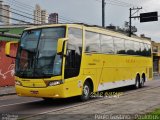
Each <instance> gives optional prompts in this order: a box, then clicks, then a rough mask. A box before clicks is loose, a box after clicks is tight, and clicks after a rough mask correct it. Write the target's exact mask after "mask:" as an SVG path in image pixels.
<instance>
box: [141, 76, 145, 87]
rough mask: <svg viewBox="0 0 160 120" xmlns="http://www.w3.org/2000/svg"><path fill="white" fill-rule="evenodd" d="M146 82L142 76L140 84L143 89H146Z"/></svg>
mask: <svg viewBox="0 0 160 120" xmlns="http://www.w3.org/2000/svg"><path fill="white" fill-rule="evenodd" d="M144 82H145V78H144V76H142V78H141V82H140V87H141V88H142V87H144Z"/></svg>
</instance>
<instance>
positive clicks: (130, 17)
mask: <svg viewBox="0 0 160 120" xmlns="http://www.w3.org/2000/svg"><path fill="white" fill-rule="evenodd" d="M140 9H142V7H141V8H138V7H137V8H130V9H129V11H130V12H129V37H131V35H132V18H140V16H133V15H134V14H135V13H137V12H138V11H139V10H140ZM133 10H137V11H136V12H135V13H133V14H132V11H133Z"/></svg>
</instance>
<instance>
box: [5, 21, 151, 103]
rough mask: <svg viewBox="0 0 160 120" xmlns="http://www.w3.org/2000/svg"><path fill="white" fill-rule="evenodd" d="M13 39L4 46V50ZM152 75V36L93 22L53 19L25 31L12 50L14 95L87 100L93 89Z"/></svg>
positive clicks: (140, 82)
mask: <svg viewBox="0 0 160 120" xmlns="http://www.w3.org/2000/svg"><path fill="white" fill-rule="evenodd" d="M11 44H12V42H11V43H8V44H7V45H6V55H7V56H13V55H11V52H10V46H11ZM151 79H152V57H151V41H149V40H147V39H142V38H138V37H137V38H133V37H127V36H126V35H124V34H121V33H118V32H113V31H110V30H107V29H103V28H100V27H96V26H89V25H84V24H53V25H43V26H38V27H32V28H27V29H25V30H24V32H23V34H22V36H21V40H20V42H19V47H18V50H17V55H16V68H15V88H16V93H17V95H18V96H29V97H40V98H44V99H46V100H47V99H50V98H67V97H72V96H80V98H81V99H82V100H83V101H85V100H88V99H89V98H90V94H91V92H98V91H104V90H108V89H113V88H118V87H123V86H129V85H134V86H135V87H136V88H140V87H143V86H144V82H146V81H147V80H151Z"/></svg>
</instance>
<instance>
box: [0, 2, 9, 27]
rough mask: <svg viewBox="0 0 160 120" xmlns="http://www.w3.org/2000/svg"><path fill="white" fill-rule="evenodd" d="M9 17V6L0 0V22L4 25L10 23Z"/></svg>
mask: <svg viewBox="0 0 160 120" xmlns="http://www.w3.org/2000/svg"><path fill="white" fill-rule="evenodd" d="M10 17H11V12H10V6H9V5H4V4H3V1H0V22H1V23H3V24H5V25H8V24H10V23H11V20H10Z"/></svg>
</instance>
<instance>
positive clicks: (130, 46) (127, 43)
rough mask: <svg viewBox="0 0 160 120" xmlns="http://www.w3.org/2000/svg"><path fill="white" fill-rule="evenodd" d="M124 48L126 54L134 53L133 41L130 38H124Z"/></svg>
mask: <svg viewBox="0 0 160 120" xmlns="http://www.w3.org/2000/svg"><path fill="white" fill-rule="evenodd" d="M125 50H126V54H128V55H134V54H135V52H134V42H133V41H130V40H125Z"/></svg>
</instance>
